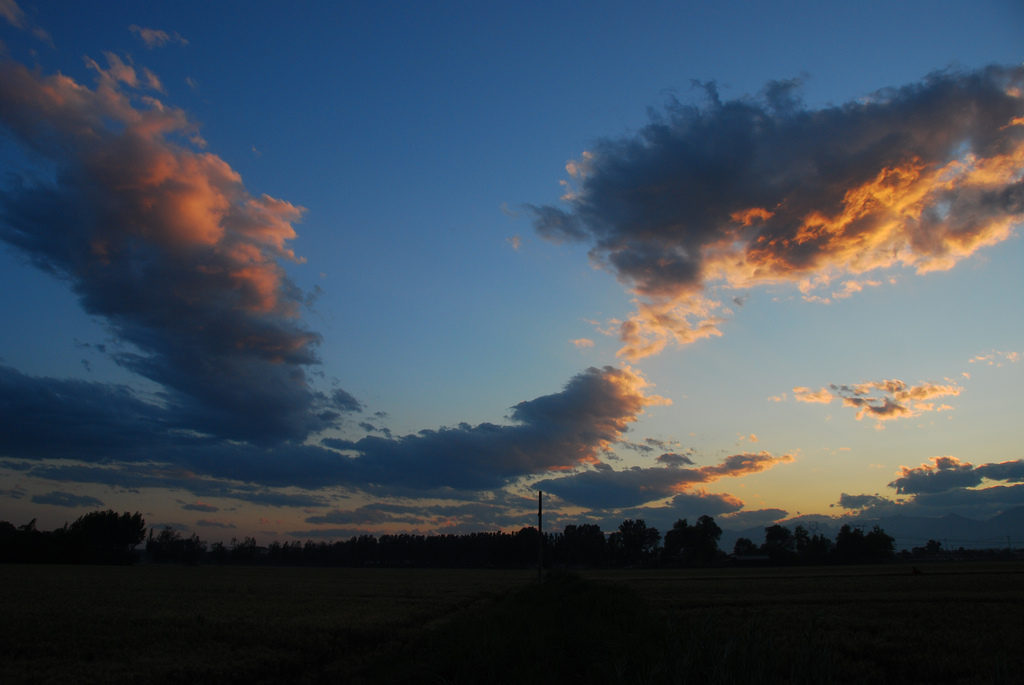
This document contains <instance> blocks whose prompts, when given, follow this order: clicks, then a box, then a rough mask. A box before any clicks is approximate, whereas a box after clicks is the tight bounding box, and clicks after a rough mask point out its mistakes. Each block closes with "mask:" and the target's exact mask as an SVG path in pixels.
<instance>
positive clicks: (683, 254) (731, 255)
mask: <svg viewBox="0 0 1024 685" xmlns="http://www.w3.org/2000/svg"><path fill="white" fill-rule="evenodd" d="M699 85H701V88H702V89H703V90H704V91H705V93H706V95H707V102H706V104H705V105H704V106H689V105H684V104H681V103H679V102H675V101H673V102H671V103H669V104H668V105H667V106H666V107H665V108H664V110H663V111H662V112H660V113H655V114H654V115H652V119H651V122H650V123H649V124H648V125H647V126H645V127H644V128H643V129H641V130H640V131H639V132H638V133H636V134H635V135H631V136H625V137H622V138H616V139H602V140H599V141H597V143H596V144H595V145H594V146H593V148H592V149H590V150H588V151H587V152H586V153H585V154H584V156H583V157H582V158H581V159H579V160H577V161H575V162H572V163H570V164H569V165H568V166H567V171H568V172H569V174H570V177H571V182H567V183H566V184H565V185H566V187H567V188H568V192H567V193H566V194H565V195H564V196H563V198H562V199H563V201H564V202H565V203H566V205H567V208H565V209H563V208H558V207H553V206H540V207H529V210H530V211H531V213H532V215H533V223H534V227H535V229H536V231H537V232H538V233H539V234H540V235H541V236H542V237H544V238H546V239H548V240H552V241H555V242H583V243H586V244H588V245H589V246H590V257H591V259H592V260H593V261H594V262H595V263H596V264H598V265H600V266H601V267H603V268H605V269H607V270H609V271H610V272H612V273H613V274H615V276H616V277H617V278H618V280H619V281H620V282H621V283H623V285H624V286H625V287H627V288H628V289H629V290H630V292H632V293H633V294H634V295H635V296H636V299H635V304H636V307H637V310H636V312H634V314H633V315H632V316H631V317H630V318H629V319H628V320H626V321H624V322H621V325H620V337H621V339H622V341H623V347H622V349H621V350H620V351H619V354H620V355H621V356H622V357H624V358H627V359H638V358H640V357H644V356H647V355H650V354H655V353H657V352H659V351H660V350H662V349H663V348H664V347H665V346H666V345H667V344H669V343H674V344H677V345H683V344H687V343H690V342H693V341H695V340H698V339H701V338H705V337H708V336H715V335H720V334H721V331H720V324H721V323H722V321H723V319H722V318H721V315H720V314H719V313H718V312H719V310H720V308H721V303H720V302H718V301H717V300H716V299H714V298H713V297H711V296H710V295H709V294H708V292H709V288H710V287H726V288H750V287H753V286H758V285H766V284H772V283H800V282H801V281H803V282H806V283H807V289H808V291H807V292H805V295H808V296H812V297H813V293H811V292H810V289H811V286H813V287H814V288H819V287H820V288H824V287H828V286H829V284H830V283H831V282H832V281H833V280H836V279H844V281H843V286H842V288H841V289H840V290H838V291H835V293H834V295H833V296H834V297H837V298H840V297H844V296H847V295H850V294H852V293H853V292H854V291H855V290H856V289H858V288H862V287H863V286H864V285H873V283H874V282H873V281H867V280H861V279H857V278H855V277H856V276H858V275H860V274H864V273H866V272H868V271H871V270H874V269H880V268H887V267H894V266H904V267H910V268H913V269H916V271H917V272H918V273H925V272H928V271H935V270H943V269H949V268H951V267H953V266H954V265H955V264H956V263H957V262H958V261H960V260H962V259H964V258H966V257H968V256H970V255H972V254H974V253H975V252H976V251H977V250H979V249H981V248H982V247H984V246H988V245H993V244H996V243H998V242H1001V241H1003V240H1005V239H1007V238H1008V237H1009V236H1010V235H1011V232H1012V230H1013V226H1014V224H1015V222H1019V221H1020V219H1021V216H1022V214H1024V181H1022V180H1021V179H1020V170H1021V167H1022V166H1024V125H1020V124H1019V122H1020V121H1024V119H1022V118H1021V117H1022V115H1024V101H1022V99H1021V97H1020V92H1021V90H1022V88H1024V67H1020V66H1017V67H1001V66H989V67H986V68H983V69H980V70H977V71H970V72H956V71H944V72H937V73H933V74H931V75H929V76H928V77H926V78H925V79H923V80H922V81H921V82H919V83H913V84H910V85H907V86H904V87H902V88H889V89H885V90H881V91H878V92H876V93H874V94H872V95H870V96H869V97H866V98H862V99H860V100H858V101H855V102H850V103H846V104H844V105H841V106H832V107H828V108H824V109H820V110H812V109H808V108H807V107H805V106H804V105H803V104H802V103H801V102H800V100H799V98H798V88H799V85H800V84H799V81H798V80H794V81H786V82H772V83H769V84H768V86H766V88H765V90H764V91H763V92H762V93H761V94H760V95H759V96H758V97H745V98H740V99H736V100H731V101H723V100H722V99H721V98H720V97H719V95H718V93H717V90H716V88H715V85H714V84H713V83H710V84H699ZM818 297H820V296H818Z"/></svg>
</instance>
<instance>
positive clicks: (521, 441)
mask: <svg viewBox="0 0 1024 685" xmlns="http://www.w3.org/2000/svg"><path fill="white" fill-rule="evenodd" d="M648 387H649V384H648V383H647V381H646V380H644V379H643V377H642V376H640V375H639V374H638V373H637V372H635V371H633V370H632V369H630V368H629V367H624V368H614V367H611V366H606V367H604V368H602V369H598V368H589V369H587V370H586V371H584V372H582V373H580V374H577V375H576V376H574V377H573V378H572V379H571V380H570V381H569V382H568V383H566V385H565V387H564V388H563V389H562V391H561V392H558V393H555V394H552V395H545V396H543V397H538V398H537V399H533V400H528V401H524V402H520V403H519V404H517V405H515V406H514V407H513V408H512V414H511V417H510V418H511V420H512V421H513V422H514V423H513V425H497V424H492V423H482V424H479V425H476V426H470V425H469V424H460V425H458V426H456V427H453V428H440V429H437V430H422V431H420V432H419V433H417V434H414V435H405V436H402V437H399V438H382V437H379V436H366V437H363V438H361V439H360V440H358V441H350V440H343V439H337V438H328V439H325V440H323V444H324V445H326V446H328V447H331V448H333V449H337V450H342V451H344V452H347V453H352V454H354V455H355V456H354V458H352V459H349V460H347V461H348V462H349V466H350V467H351V470H352V477H353V478H354V480H355V481H356V482H359V483H365V484H366V486H367V487H370V488H372V487H375V486H386V487H388V488H394V487H400V488H409V489H412V490H429V489H433V488H454V489H457V490H478V489H489V488H497V487H501V486H503V485H505V484H507V483H508V482H510V481H511V480H513V479H516V478H519V477H521V476H524V475H528V474H534V473H539V472H543V471H547V470H558V469H569V468H573V467H574V466H576V465H578V464H581V463H598V462H599V461H600V456H601V455H602V453H603V452H604V451H605V450H608V449H610V448H611V447H612V446H613V445H614V444H615V443H616V442H618V441H619V440H620V438H621V436H622V434H623V432H624V431H625V430H626V428H627V427H628V425H629V424H630V423H632V422H634V421H636V419H637V417H638V415H639V414H640V413H642V412H643V411H644V409H645V408H646V407H648V406H652V405H663V404H669V400H666V399H664V398H662V397H659V396H657V395H648V394H646V390H647V389H648Z"/></svg>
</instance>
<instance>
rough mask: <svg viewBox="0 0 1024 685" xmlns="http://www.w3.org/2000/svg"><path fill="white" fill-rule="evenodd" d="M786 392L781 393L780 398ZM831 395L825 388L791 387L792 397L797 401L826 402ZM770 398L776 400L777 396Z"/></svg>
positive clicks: (784, 395) (783, 397) (829, 400)
mask: <svg viewBox="0 0 1024 685" xmlns="http://www.w3.org/2000/svg"><path fill="white" fill-rule="evenodd" d="M785 397H786V394H785V393H783V394H782V398H781V399H785ZM832 398H833V395H832V393H830V392H829V391H828V389H827V388H822V389H821V390H811V389H810V388H803V387H799V388H793V399H794V400H796V401H797V402H815V403H818V404H828V403H829V402H831V401H832ZM771 399H772V400H775V401H778V398H774V397H773V398H771Z"/></svg>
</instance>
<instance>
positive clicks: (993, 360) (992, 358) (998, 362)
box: [964, 350, 1021, 378]
mask: <svg viewBox="0 0 1024 685" xmlns="http://www.w3.org/2000/svg"><path fill="white" fill-rule="evenodd" d="M1020 358H1021V354H1020V352H1000V351H999V350H992V351H991V352H987V353H985V354H979V355H977V356H975V357H972V358H971V359H969V360H968V363H970V364H975V363H981V364H987V365H989V366H1002V365H1003V362H1010V363H1011V364H1013V363H1016V362H1018V361H1020ZM964 375H967V374H964ZM969 377H970V376H968V378H969Z"/></svg>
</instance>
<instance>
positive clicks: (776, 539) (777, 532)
mask: <svg viewBox="0 0 1024 685" xmlns="http://www.w3.org/2000/svg"><path fill="white" fill-rule="evenodd" d="M761 553H762V554H767V555H768V556H769V557H770V558H771V560H772V562H773V563H776V564H783V563H787V562H790V561H792V560H793V559H794V558H795V557H796V538H795V537H794V535H793V531H791V530H790V529H789V528H786V527H785V526H782V525H779V524H777V523H776V524H775V525H773V526H769V527H768V528H765V529H764V544H763V545H761Z"/></svg>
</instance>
